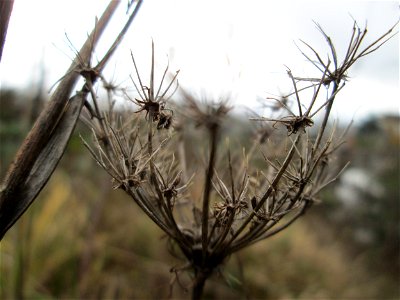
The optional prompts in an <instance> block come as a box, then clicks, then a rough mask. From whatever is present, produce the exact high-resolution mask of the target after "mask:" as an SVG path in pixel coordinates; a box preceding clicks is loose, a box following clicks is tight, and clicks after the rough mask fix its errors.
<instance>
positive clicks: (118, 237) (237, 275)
mask: <svg viewBox="0 0 400 300" xmlns="http://www.w3.org/2000/svg"><path fill="white" fill-rule="evenodd" d="M29 97H31V96H26V95H24V96H23V97H21V95H19V94H18V93H16V92H15V91H4V90H3V91H1V95H0V142H1V147H0V154H1V157H0V171H1V172H0V173H1V176H2V178H3V177H4V174H5V172H6V169H7V167H8V165H9V163H10V162H11V160H12V157H13V155H14V153H15V151H16V150H17V149H18V146H19V144H20V143H21V141H22V139H23V137H24V136H25V134H26V132H27V131H28V129H29V127H30V123H31V119H32V115H35V112H33V109H32V108H33V107H35V108H36V107H37V106H35V105H32V101H28V100H32V99H33V98H34V97H32V98H29ZM37 103H40V101H39V102H37ZM232 124H238V127H234V126H233V128H232V129H231V130H234V132H235V136H236V137H237V139H238V140H243V141H245V140H246V137H245V136H240V137H238V136H237V135H238V134H239V133H241V134H242V135H245V133H246V134H247V135H248V133H249V132H251V130H252V129H251V128H247V127H244V125H243V124H247V123H246V122H242V121H240V120H239V121H238V122H232ZM399 126H400V119H399V117H398V116H382V117H379V118H375V119H370V120H366V121H365V122H364V123H362V124H361V125H360V126H359V127H357V128H353V129H352V130H351V132H350V133H349V136H348V138H347V140H348V142H347V143H346V144H344V145H343V146H342V148H341V150H340V151H339V153H338V157H337V158H336V160H335V161H332V162H331V163H332V164H334V165H339V166H342V165H344V164H345V163H346V162H347V161H351V164H350V166H349V167H348V168H347V169H346V170H345V172H344V173H343V174H342V177H341V179H340V180H338V181H337V182H335V183H334V184H333V185H332V186H330V187H329V188H328V189H326V190H325V191H324V192H323V194H322V195H321V200H322V202H321V203H320V204H318V205H315V206H314V207H313V208H312V209H311V210H310V212H309V213H308V214H307V215H306V216H305V217H303V218H302V219H301V220H300V221H298V222H297V223H295V224H294V225H293V226H292V227H290V228H289V229H288V230H286V231H284V232H283V233H282V234H280V235H277V236H275V237H273V238H271V239H269V240H267V241H264V242H261V243H258V244H256V245H254V246H253V247H251V248H248V249H245V250H244V251H242V252H240V253H239V254H238V255H234V256H232V257H231V259H230V260H229V261H228V262H227V265H226V267H225V268H224V269H222V270H221V271H220V273H218V274H215V276H214V278H213V280H212V281H210V282H208V283H207V285H206V291H205V296H206V297H207V298H210V299H243V298H248V299H255V298H257V299H258V298H260V299H348V298H355V299H398V298H400V291H399V287H398V285H397V284H398V279H399V276H400V263H399V251H400V249H399V245H400V231H399V219H400V216H399V212H400V208H399V201H400V190H399V181H400V174H399V169H400V158H399V153H400V152H399V150H400V149H399V143H400V132H399V128H400V127H399ZM78 133H80V134H81V135H83V136H86V135H88V130H87V129H86V128H85V127H84V126H82V125H79V126H78V128H77V130H76V131H75V135H74V136H73V138H72V140H71V141H70V143H69V146H68V149H67V151H66V153H65V155H64V157H63V159H62V161H61V163H60V165H59V166H58V168H57V170H56V171H55V173H54V175H53V176H52V178H51V180H50V181H49V183H48V185H47V186H46V187H45V189H44V190H43V192H42V193H41V194H40V196H39V198H38V199H37V200H36V201H35V203H34V204H33V205H32V206H31V207H30V208H29V210H28V212H27V213H26V214H25V215H24V216H23V217H22V218H21V219H20V220H19V221H18V223H17V224H16V225H15V226H14V227H13V228H12V229H11V230H10V231H9V232H8V233H7V234H6V236H5V238H4V239H3V241H2V242H1V249H0V272H1V273H0V274H1V276H0V298H1V299H23V298H27V299H32V298H40V299H55V298H57V299H59V298H75V299H77V298H81V299H84V298H85V299H87V298H99V299H103V298H104V299H105V298H108V299H110V298H112V299H119V298H121V299H163V298H168V297H169V296H172V298H188V297H189V295H188V294H187V293H185V289H184V288H182V287H181V286H180V285H182V286H183V287H185V286H186V287H187V286H188V284H189V283H190V278H189V277H188V275H187V274H185V273H184V272H179V273H178V275H179V277H178V278H179V280H177V279H176V278H175V277H174V273H170V268H171V267H182V266H183V265H182V262H181V261H179V259H178V258H176V257H174V256H173V255H171V253H170V252H169V251H168V250H167V248H168V245H167V241H166V239H164V236H163V235H162V232H161V231H160V230H159V229H158V228H157V227H156V226H155V225H154V224H152V223H151V222H150V221H149V220H148V219H147V218H146V217H145V216H144V214H142V213H141V211H140V210H139V209H138V207H137V206H136V205H135V203H133V202H132V201H131V200H130V199H129V198H128V197H126V196H125V195H124V194H123V193H122V192H120V191H113V190H112V188H111V183H110V178H109V177H108V176H107V174H105V172H103V171H102V170H100V169H99V168H98V167H97V166H96V164H95V162H94V160H93V159H92V158H91V157H90V155H89V153H88V152H87V151H86V150H85V149H84V147H83V145H82V142H81V141H80V139H79V138H78ZM192 138H193V139H194V140H196V142H200V139H197V138H196V137H195V135H194V137H192ZM172 283H174V284H173V285H172ZM172 287H173V288H172Z"/></svg>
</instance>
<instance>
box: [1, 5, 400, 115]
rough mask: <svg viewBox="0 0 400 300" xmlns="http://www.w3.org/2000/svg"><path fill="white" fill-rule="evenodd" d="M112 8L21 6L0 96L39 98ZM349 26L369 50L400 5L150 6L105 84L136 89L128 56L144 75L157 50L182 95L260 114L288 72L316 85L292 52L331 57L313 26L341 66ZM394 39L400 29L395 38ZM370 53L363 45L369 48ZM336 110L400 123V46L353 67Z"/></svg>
mask: <svg viewBox="0 0 400 300" xmlns="http://www.w3.org/2000/svg"><path fill="white" fill-rule="evenodd" d="M107 4H108V1H107V0H91V1H89V0H69V1H67V0H47V1H45V0H34V1H31V0H16V1H15V4H14V9H13V12H12V15H11V20H10V25H9V29H8V35H7V40H6V46H5V49H4V52H3V57H2V61H1V64H0V82H1V88H2V89H4V88H17V89H22V90H29V89H34V88H35V86H37V85H38V83H39V81H40V76H41V71H40V70H41V65H43V64H44V71H45V89H46V92H47V90H48V89H49V88H50V86H51V85H53V84H54V83H55V82H56V81H57V80H58V79H59V78H61V77H62V76H63V73H64V72H65V71H66V70H67V68H68V67H69V65H70V63H71V58H72V57H73V56H74V52H73V50H71V46H70V44H69V42H68V40H67V38H66V36H65V33H66V34H67V35H68V38H69V40H70V41H71V43H72V44H73V46H74V47H75V48H77V49H79V48H80V47H81V45H82V43H83V41H84V39H85V38H86V35H87V33H88V32H90V31H91V30H92V28H93V26H94V24H95V16H100V15H101V13H102V11H103V10H104V9H105V7H106V6H107ZM126 4H127V1H122V3H121V5H120V7H119V11H118V12H117V15H115V17H114V18H113V21H112V24H111V26H110V27H109V28H108V29H107V32H106V36H107V38H106V39H105V40H103V41H105V42H102V43H101V44H100V45H99V47H98V48H97V49H98V50H97V51H96V57H98V58H99V59H100V58H101V57H102V56H101V55H102V53H104V51H105V50H106V49H107V46H108V45H110V44H111V41H112V40H111V38H112V37H113V36H115V35H116V34H117V33H118V30H119V29H120V28H121V26H122V24H123V22H124V21H125V20H126V18H127V16H126V14H125V12H126ZM353 18H354V19H355V20H356V21H357V22H358V24H359V26H360V27H361V28H363V27H364V26H365V24H366V22H367V24H368V31H369V32H368V34H367V38H366V42H367V43H368V42H371V41H372V40H374V39H376V38H377V37H378V36H380V35H382V34H383V33H385V32H386V31H387V30H388V29H389V28H390V27H391V26H393V25H394V24H395V23H396V22H397V21H398V19H399V4H398V2H397V1H321V0H319V1H261V0H260V1H251V0H250V1H222V0H219V1H218V0H217V1H191V0H186V1H185V0H179V1H178V0H144V3H143V5H142V7H141V9H140V11H139V14H138V15H137V17H136V19H135V20H134V22H133V24H132V26H131V28H130V30H129V31H128V34H127V35H126V37H125V39H124V41H123V43H122V44H121V46H120V48H119V49H118V51H117V52H116V53H115V55H114V57H113V59H112V61H111V62H110V63H109V64H108V67H107V69H106V72H105V75H106V77H107V78H108V79H111V78H113V81H114V82H115V83H117V84H120V85H121V86H130V87H132V83H131V82H130V79H129V74H133V72H134V69H133V64H132V61H131V57H130V50H132V52H133V53H134V56H135V59H136V61H137V62H138V64H139V68H140V71H141V72H142V73H143V74H144V76H146V74H148V71H149V68H150V55H151V41H152V40H153V41H154V43H155V48H156V67H157V68H156V70H157V71H158V73H159V74H160V75H161V73H162V72H163V70H164V68H165V66H166V64H167V62H168V61H169V65H170V70H171V72H174V71H176V70H178V69H179V70H180V75H179V82H180V85H181V86H182V87H185V88H187V89H189V90H190V91H193V92H194V93H196V94H198V95H203V96H207V97H209V98H218V97H219V96H226V95H230V98H231V103H233V104H236V105H237V106H239V107H242V106H247V107H251V108H253V109H256V108H257V107H258V106H259V105H260V104H259V100H260V99H265V98H266V97H268V96H271V94H279V93H280V92H282V93H283V92H288V91H291V83H290V80H289V78H288V77H287V75H286V67H285V66H288V67H289V68H290V69H291V70H292V72H293V73H294V75H295V76H301V77H306V76H312V75H313V74H314V75H315V72H314V69H313V68H312V66H311V65H310V64H309V63H307V62H306V60H305V58H304V57H303V56H302V55H301V54H300V52H299V50H298V49H297V48H296V45H295V43H296V44H297V45H301V42H300V39H302V40H304V41H307V43H309V44H310V45H313V46H315V49H317V50H318V51H319V53H320V54H321V56H322V57H326V55H327V53H328V51H329V49H328V48H327V47H326V43H325V40H324V38H323V37H322V35H321V34H320V32H319V31H318V30H317V28H316V26H315V24H314V23H313V21H315V22H317V23H319V24H320V25H321V26H322V27H323V28H324V30H325V32H326V33H327V34H328V35H329V36H331V38H332V39H333V41H334V44H335V46H336V49H337V51H338V54H339V56H340V57H342V56H341V55H344V52H345V51H346V49H347V48H346V47H347V42H348V40H349V39H350V35H351V31H352V25H353ZM396 30H398V26H397V28H396ZM367 43H366V44H367ZM349 76H350V80H349V82H348V84H347V85H346V86H345V87H344V89H343V90H342V92H341V95H340V97H339V98H338V99H337V102H336V103H335V106H334V109H335V110H334V115H333V116H334V117H337V118H339V119H343V120H344V121H345V122H347V121H348V120H349V119H351V118H352V117H353V116H354V117H355V119H356V120H360V119H363V118H364V117H367V116H370V115H375V114H378V113H392V114H397V115H399V109H400V104H399V103H400V102H399V101H400V100H399V99H400V92H399V38H398V35H396V36H395V37H394V38H393V39H392V40H391V41H389V42H388V43H387V44H386V45H384V46H383V47H382V48H380V49H379V50H378V51H377V52H375V53H373V54H371V55H370V56H369V57H366V58H364V59H362V60H360V61H359V62H358V63H356V64H355V65H354V66H353V68H352V69H351V70H350V73H349Z"/></svg>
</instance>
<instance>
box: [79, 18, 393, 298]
mask: <svg viewBox="0 0 400 300" xmlns="http://www.w3.org/2000/svg"><path fill="white" fill-rule="evenodd" d="M319 28H320V27H319ZM354 28H355V29H354V31H353V34H352V38H351V41H350V45H349V47H348V51H347V54H346V56H345V58H344V61H343V62H342V64H340V65H339V64H338V58H337V57H336V51H335V48H334V47H333V43H332V42H331V40H330V38H329V37H328V36H327V35H326V34H325V33H324V32H323V31H322V30H321V31H322V33H323V35H324V37H325V38H326V39H327V41H328V46H329V48H330V50H331V57H330V58H329V59H328V60H327V61H323V60H322V59H321V58H320V56H319V55H318V53H317V52H316V51H315V50H314V49H313V48H312V47H310V46H309V45H308V44H306V45H307V47H308V48H309V49H310V50H311V52H312V53H313V54H314V55H315V56H316V59H317V63H316V62H315V61H314V60H313V59H311V58H309V57H308V56H306V54H304V52H302V53H303V54H304V55H305V56H306V57H307V58H308V59H309V60H310V62H311V63H312V64H313V65H314V66H315V67H317V68H318V70H320V71H321V77H320V78H319V79H318V80H315V79H314V78H311V79H310V78H305V79H304V78H299V77H296V76H294V75H292V72H291V70H289V69H288V76H289V79H290V81H291V84H292V86H293V89H294V92H293V93H291V94H288V95H284V97H282V98H281V99H278V98H276V99H274V100H275V101H277V102H278V103H279V104H280V110H282V111H284V112H286V113H288V114H289V115H287V116H283V117H282V118H264V117H262V118H260V117H259V118H255V119H253V120H256V121H259V122H273V124H274V126H273V127H277V125H278V124H283V125H284V127H285V128H286V129H285V131H286V134H279V132H280V131H279V130H278V129H275V130H274V129H272V130H271V129H269V130H267V131H265V132H266V133H263V134H262V137H261V138H258V139H254V146H252V147H249V149H250V150H249V151H248V152H247V154H246V153H244V154H243V157H242V159H241V161H240V163H235V164H233V163H232V161H233V160H234V158H233V157H235V161H237V160H238V158H237V157H240V155H241V153H238V151H233V152H232V149H231V147H230V146H227V147H224V149H222V148H223V147H222V146H223V145H221V143H220V142H219V141H220V140H224V139H223V136H222V135H223V134H224V131H223V130H222V128H223V126H224V122H226V119H227V116H228V114H229V110H230V107H229V106H228V105H227V102H226V101H219V102H217V103H205V104H200V103H199V101H197V99H196V98H195V97H194V96H192V95H190V94H189V93H187V92H185V91H181V94H182V95H183V98H184V101H183V103H182V104H181V105H180V106H179V105H178V104H174V105H172V103H169V100H168V99H169V98H170V97H171V95H173V93H174V90H176V86H177V73H176V74H175V75H174V76H172V79H171V81H170V82H169V83H168V85H167V86H166V88H163V83H164V81H165V78H166V75H167V72H168V67H167V68H166V70H165V72H164V74H163V76H162V79H161V83H160V84H159V86H158V88H156V87H155V83H154V46H153V48H152V50H153V52H152V60H151V76H150V82H149V85H148V86H145V85H144V83H143V80H142V78H141V77H140V74H139V72H138V69H137V67H136V63H135V60H134V59H133V56H132V59H133V64H134V69H135V71H136V76H137V80H133V79H132V81H133V84H134V86H135V87H136V90H137V94H138V95H139V98H134V97H131V96H129V95H127V94H126V96H127V98H128V101H131V102H133V103H134V104H135V105H136V106H138V107H139V109H136V110H135V111H125V112H119V113H118V112H116V111H113V110H110V111H109V112H104V113H103V115H102V118H100V119H97V120H96V122H100V123H101V124H102V126H98V125H96V124H94V125H92V128H93V135H94V142H93V143H92V145H89V144H88V143H86V142H85V145H86V146H87V148H88V149H89V151H90V152H91V154H92V155H93V157H94V158H95V160H96V161H97V163H98V164H99V165H100V166H101V167H102V168H104V169H105V170H106V171H107V172H108V173H109V174H110V176H111V177H112V178H113V182H114V186H115V188H120V189H122V190H124V191H125V192H126V193H127V194H128V195H129V196H130V197H131V198H132V199H133V200H134V201H135V202H136V203H137V204H138V206H139V207H140V208H141V209H142V210H143V212H144V213H145V214H147V216H148V217H149V218H150V219H151V220H152V221H153V222H154V223H155V224H157V225H158V226H159V227H160V228H161V229H162V230H163V231H164V232H165V233H166V235H167V236H168V237H169V239H170V242H171V243H170V244H174V245H175V246H176V247H178V248H179V250H180V251H181V253H182V255H183V257H184V259H185V260H186V264H184V265H183V267H182V268H178V267H177V268H173V269H172V272H174V273H175V274H176V275H177V276H178V274H179V270H191V271H192V273H193V275H194V279H193V283H192V297H193V299H198V298H200V297H201V294H202V291H203V287H204V284H205V282H206V280H207V279H208V278H209V277H210V276H211V274H212V273H213V272H214V271H215V270H216V269H217V268H218V267H219V266H221V265H222V264H223V263H224V261H225V260H226V259H227V258H228V257H229V256H230V255H231V254H232V253H234V252H236V251H239V250H241V249H243V248H245V247H248V246H249V245H252V244H254V243H256V242H258V241H261V240H264V239H266V238H268V237H270V236H273V235H275V234H277V233H279V232H281V231H282V230H284V229H285V228H287V227H288V226H290V225H291V224H292V223H293V222H294V221H296V220H297V219H298V218H299V217H300V216H301V215H303V214H304V213H305V212H306V211H307V209H309V208H310V207H311V206H312V205H313V204H314V203H315V202H317V201H318V193H319V192H320V190H321V189H322V188H324V187H325V186H326V185H328V184H329V183H331V182H332V181H334V180H335V179H336V178H337V176H338V174H340V170H337V169H336V168H334V167H333V166H331V165H330V164H329V157H330V156H331V155H332V153H333V152H334V151H335V150H336V149H337V148H338V146H339V145H340V144H341V143H342V137H339V138H335V129H334V128H333V129H332V130H330V132H329V133H327V121H328V118H329V115H330V110H331V107H332V105H333V102H334V100H335V98H336V96H337V94H338V93H339V92H340V90H341V89H342V88H343V86H344V82H345V80H346V73H347V70H348V68H349V67H350V66H351V65H353V64H354V62H355V61H356V60H358V59H359V58H361V57H363V56H365V55H366V54H368V53H371V52H373V51H374V50H376V49H378V48H379V47H380V46H381V45H382V44H383V43H385V42H386V41H387V39H388V38H390V34H391V31H392V29H393V28H392V29H391V30H390V31H389V32H387V33H386V34H384V35H383V36H382V37H380V38H379V39H377V41H375V42H374V43H372V44H371V45H369V46H367V47H366V48H364V49H363V50H362V47H361V42H362V40H363V37H364V35H365V31H360V30H359V29H358V27H357V26H356V24H355V27H354ZM331 61H333V69H331V67H332V64H331ZM137 82H138V83H137ZM303 84H305V86H302V85H303ZM173 87H174V88H173ZM308 89H311V90H312V91H313V94H312V96H311V99H304V97H306V96H304V93H303V92H304V91H305V90H308ZM322 89H324V90H325V91H326V98H325V99H324V100H322V104H321V105H319V107H318V108H316V109H315V108H314V106H315V105H316V103H317V98H321V97H320V94H322V93H320V92H321V90H322ZM167 95H169V96H167ZM292 98H294V101H295V103H296V104H297V113H295V112H294V111H293V110H292V108H290V107H289V106H288V105H287V103H289V101H290V100H292ZM282 99H284V101H283V100H282ZM303 103H308V105H307V106H304V104H303ZM175 107H179V109H178V110H175ZM179 111H181V112H183V113H181V114H179V113H178V112H179ZM317 114H322V120H323V121H322V123H320V124H318V125H316V124H315V123H314V120H313V118H314V116H316V115H317ZM172 117H174V119H175V118H177V119H179V120H178V122H179V124H180V125H179V130H178V131H175V133H173V126H171V124H172V123H171V122H172ZM88 121H89V122H90V120H88ZM190 124H193V125H194V126H192V127H191V126H189V125H190ZM189 127H190V128H193V127H196V128H197V130H199V131H202V132H203V134H204V135H205V136H207V139H206V141H207V142H205V143H203V144H202V145H207V152H208V153H207V154H206V155H205V158H204V161H205V163H204V165H205V166H204V173H203V176H201V174H199V171H198V169H199V168H198V167H197V174H190V170H191V168H189V165H190V161H189V160H188V159H187V157H189V155H190V156H191V155H192V154H191V153H190V154H187V153H185V149H187V148H186V147H185V146H183V147H182V143H184V142H185V139H184V136H185V130H188V129H187V128H189ZM315 127H317V128H315ZM310 128H313V132H315V134H314V133H313V132H311V131H310ZM172 133H173V134H172ZM236 148H237V147H236ZM257 148H258V149H259V150H260V151H255V150H254V149H257ZM223 151H224V152H225V153H226V155H225V153H223ZM257 155H258V156H259V157H261V158H263V159H264V164H263V165H260V164H255V165H252V162H253V157H255V156H257ZM194 178H196V179H194ZM194 180H195V181H196V182H195V185H196V188H198V187H199V186H200V187H201V189H202V193H201V195H196V194H195V193H194V190H195V189H194V188H192V187H193V186H194V184H193V185H192V186H191V183H193V182H194Z"/></svg>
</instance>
